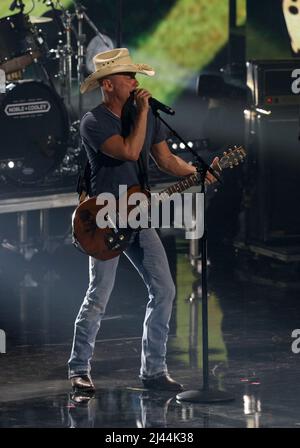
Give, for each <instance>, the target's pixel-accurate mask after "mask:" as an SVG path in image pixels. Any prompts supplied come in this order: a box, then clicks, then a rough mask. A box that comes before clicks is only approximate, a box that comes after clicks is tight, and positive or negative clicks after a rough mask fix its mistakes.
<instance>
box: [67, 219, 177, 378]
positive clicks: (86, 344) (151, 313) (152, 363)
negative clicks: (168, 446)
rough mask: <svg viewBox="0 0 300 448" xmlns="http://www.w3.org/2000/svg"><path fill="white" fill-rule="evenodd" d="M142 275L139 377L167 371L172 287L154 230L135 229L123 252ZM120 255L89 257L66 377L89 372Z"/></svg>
mask: <svg viewBox="0 0 300 448" xmlns="http://www.w3.org/2000/svg"><path fill="white" fill-rule="evenodd" d="M124 253H125V255H126V256H127V257H128V259H129V260H130V261H131V263H132V264H133V266H134V267H135V268H136V270H137V271H138V273H139V274H140V276H141V277H142V279H143V281H144V283H145V285H146V287H147V290H148V297H149V301H148V304H147V308H146V314H145V319H144V324H143V336H142V353H141V369H140V378H147V377H151V376H155V375H159V374H162V373H167V365H166V345H167V339H168V331H169V320H170V316H171V312H172V304H173V300H174V297H175V286H174V282H173V280H172V277H171V273H170V268H169V264H168V260H167V256H166V253H165V250H164V247H163V245H162V243H161V240H160V238H159V236H158V235H157V233H156V231H155V230H154V229H151V228H150V229H142V230H141V231H140V232H138V233H137V234H136V236H135V238H134V239H133V241H132V243H131V244H130V246H129V248H128V249H127V250H126V251H125V252H124ZM118 263H119V257H116V258H113V259H111V260H107V261H101V260H96V259H94V258H92V257H90V270H89V272H90V283H89V287H88V290H87V293H86V296H85V298H84V301H83V303H82V306H81V308H80V310H79V314H78V316H77V318H76V321H75V330H74V340H73V347H72V352H71V357H70V359H69V363H68V364H69V378H72V377H74V376H76V375H82V374H89V373H90V370H91V365H90V362H91V359H92V356H93V352H94V348H95V340H96V336H97V333H98V330H99V328H100V324H101V319H102V317H103V316H104V313H105V308H106V305H107V303H108V300H109V297H110V295H111V292H112V289H113V286H114V282H115V277H116V270H117V266H118Z"/></svg>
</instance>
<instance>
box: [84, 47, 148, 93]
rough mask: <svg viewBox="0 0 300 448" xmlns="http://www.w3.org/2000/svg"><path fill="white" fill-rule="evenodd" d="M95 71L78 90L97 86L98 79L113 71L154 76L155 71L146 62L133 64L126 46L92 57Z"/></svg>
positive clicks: (89, 89) (85, 90) (92, 88)
mask: <svg viewBox="0 0 300 448" xmlns="http://www.w3.org/2000/svg"><path fill="white" fill-rule="evenodd" d="M93 62H94V66H95V71H94V72H93V73H92V74H90V75H89V76H88V77H87V78H86V79H85V80H84V81H83V83H82V84H81V86H80V92H81V93H86V92H90V91H91V90H94V89H96V88H97V87H99V83H98V81H99V79H101V78H104V77H105V76H108V75H113V74H114V73H123V72H131V73H142V74H143V75H148V76H154V75H155V71H154V70H153V68H152V67H150V65H147V64H134V63H133V62H132V59H131V57H130V55H129V51H128V49H127V48H115V49H113V50H109V51H104V52H102V53H98V54H96V56H94V57H93Z"/></svg>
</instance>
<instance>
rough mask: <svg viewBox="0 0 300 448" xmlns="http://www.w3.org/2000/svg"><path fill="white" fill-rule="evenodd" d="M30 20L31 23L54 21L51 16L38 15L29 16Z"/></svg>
mask: <svg viewBox="0 0 300 448" xmlns="http://www.w3.org/2000/svg"><path fill="white" fill-rule="evenodd" d="M29 19H30V22H31V23H48V22H52V20H53V19H52V18H51V17H37V16H29Z"/></svg>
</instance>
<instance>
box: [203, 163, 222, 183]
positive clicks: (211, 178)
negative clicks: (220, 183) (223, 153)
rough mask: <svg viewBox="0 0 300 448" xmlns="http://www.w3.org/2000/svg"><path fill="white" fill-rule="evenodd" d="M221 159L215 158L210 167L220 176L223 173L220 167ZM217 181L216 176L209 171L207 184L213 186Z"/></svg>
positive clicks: (206, 178) (206, 177) (206, 179)
mask: <svg viewBox="0 0 300 448" xmlns="http://www.w3.org/2000/svg"><path fill="white" fill-rule="evenodd" d="M219 160H220V159H219V157H215V158H214V160H213V161H212V163H211V165H210V167H211V168H212V169H213V170H214V171H216V172H217V173H219V174H220V172H221V167H220V165H219ZM216 181H217V179H216V178H215V176H213V175H212V174H211V173H210V172H209V171H208V172H207V174H206V176H205V183H206V184H208V185H211V184H213V183H214V182H216Z"/></svg>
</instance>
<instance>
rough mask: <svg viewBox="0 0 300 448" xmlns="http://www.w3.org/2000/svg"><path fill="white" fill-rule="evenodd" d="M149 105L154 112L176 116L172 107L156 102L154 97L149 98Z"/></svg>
mask: <svg viewBox="0 0 300 448" xmlns="http://www.w3.org/2000/svg"><path fill="white" fill-rule="evenodd" d="M149 104H150V106H151V109H152V110H153V112H156V111H157V110H161V111H162V112H164V113H165V114H168V115H175V110H173V109H172V108H171V107H170V106H166V105H165V104H163V103H161V102H160V101H158V100H156V99H155V98H152V97H151V98H149Z"/></svg>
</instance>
